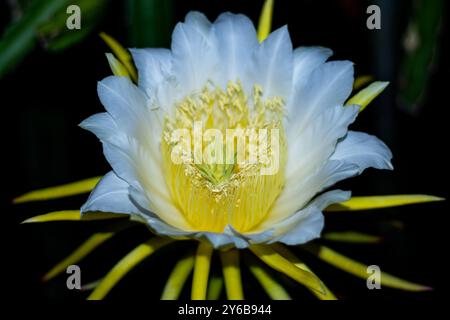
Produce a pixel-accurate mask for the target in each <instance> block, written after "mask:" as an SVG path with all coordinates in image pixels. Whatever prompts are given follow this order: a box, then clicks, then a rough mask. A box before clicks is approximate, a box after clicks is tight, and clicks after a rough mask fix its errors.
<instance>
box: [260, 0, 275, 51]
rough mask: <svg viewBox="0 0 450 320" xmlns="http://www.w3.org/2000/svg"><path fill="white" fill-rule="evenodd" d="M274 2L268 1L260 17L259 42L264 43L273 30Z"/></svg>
mask: <svg viewBox="0 0 450 320" xmlns="http://www.w3.org/2000/svg"><path fill="white" fill-rule="evenodd" d="M272 15H273V0H266V2H264V6H263V8H262V11H261V15H260V16H259V24H258V41H259V42H263V41H264V40H265V39H266V38H267V36H268V35H269V34H270V30H271V29H272Z"/></svg>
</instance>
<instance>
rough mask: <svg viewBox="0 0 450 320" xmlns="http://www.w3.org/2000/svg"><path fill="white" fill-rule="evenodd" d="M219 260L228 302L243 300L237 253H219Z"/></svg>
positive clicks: (235, 251)
mask: <svg viewBox="0 0 450 320" xmlns="http://www.w3.org/2000/svg"><path fill="white" fill-rule="evenodd" d="M220 258H221V260H222V270H223V278H224V280H225V290H226V292H227V297H228V300H244V291H243V290H242V279H241V268H240V265H239V251H238V250H236V249H230V250H227V251H221V252H220Z"/></svg>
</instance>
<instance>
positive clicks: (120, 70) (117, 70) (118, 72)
mask: <svg viewBox="0 0 450 320" xmlns="http://www.w3.org/2000/svg"><path fill="white" fill-rule="evenodd" d="M105 55H106V59H108V63H109V67H110V68H111V71H112V73H113V74H114V75H115V76H118V77H126V78H130V73H129V72H128V70H127V68H125V66H124V65H123V64H122V63H121V62H120V61H119V60H117V59H116V57H114V55H113V54H112V53H105Z"/></svg>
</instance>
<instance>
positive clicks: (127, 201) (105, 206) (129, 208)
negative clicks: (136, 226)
mask: <svg viewBox="0 0 450 320" xmlns="http://www.w3.org/2000/svg"><path fill="white" fill-rule="evenodd" d="M128 187H129V184H128V183H127V182H125V181H124V180H122V179H120V178H119V177H118V176H117V175H116V174H115V173H114V172H112V171H110V172H109V173H107V174H106V175H105V176H104V177H103V178H102V179H101V180H100V182H99V183H98V184H97V185H96V186H95V188H94V190H93V191H92V193H91V194H90V195H89V198H88V200H87V202H86V203H85V204H84V205H83V206H82V207H81V213H85V212H88V211H102V212H112V213H127V214H138V213H139V212H140V210H139V208H138V207H136V206H135V205H134V203H133V202H132V201H131V198H130V194H129V192H128Z"/></svg>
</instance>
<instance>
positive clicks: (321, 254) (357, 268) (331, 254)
mask: <svg viewBox="0 0 450 320" xmlns="http://www.w3.org/2000/svg"><path fill="white" fill-rule="evenodd" d="M304 248H305V249H306V250H307V251H309V252H311V253H312V254H314V255H315V256H317V257H318V258H319V259H321V260H322V261H325V262H327V263H329V264H330V265H332V266H334V267H336V268H339V269H341V270H343V271H346V272H348V273H350V274H352V275H354V276H357V277H359V278H362V279H364V280H367V278H368V276H369V275H370V274H369V273H368V272H367V267H368V266H367V265H365V264H362V263H360V262H358V261H355V260H352V259H350V258H348V257H346V256H344V255H342V254H340V253H338V252H336V251H334V250H332V249H330V248H328V247H326V246H322V245H315V244H309V245H306V246H304ZM381 286H386V287H391V288H395V289H401V290H406V291H428V290H431V288H430V287H427V286H423V285H420V284H416V283H413V282H409V281H406V280H403V279H400V278H398V277H395V276H393V275H390V274H388V273H386V272H381Z"/></svg>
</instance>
